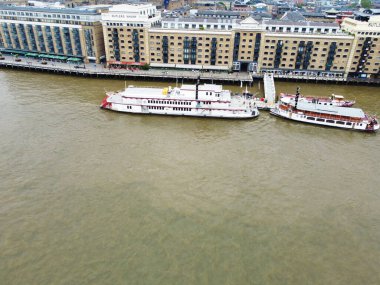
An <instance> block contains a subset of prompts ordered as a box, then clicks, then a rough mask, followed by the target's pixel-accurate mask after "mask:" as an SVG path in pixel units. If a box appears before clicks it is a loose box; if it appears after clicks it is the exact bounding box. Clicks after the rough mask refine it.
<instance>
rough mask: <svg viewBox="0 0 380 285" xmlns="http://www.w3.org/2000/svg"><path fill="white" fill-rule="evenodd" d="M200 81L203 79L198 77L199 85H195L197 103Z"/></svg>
mask: <svg viewBox="0 0 380 285" xmlns="http://www.w3.org/2000/svg"><path fill="white" fill-rule="evenodd" d="M200 80H201V77H200V75H198V78H197V84H196V85H195V100H196V101H198V88H199V84H200Z"/></svg>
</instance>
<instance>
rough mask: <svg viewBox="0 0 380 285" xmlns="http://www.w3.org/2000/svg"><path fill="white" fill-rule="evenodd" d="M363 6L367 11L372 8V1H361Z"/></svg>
mask: <svg viewBox="0 0 380 285" xmlns="http://www.w3.org/2000/svg"><path fill="white" fill-rule="evenodd" d="M361 5H362V7H363V8H365V9H369V8H371V7H372V2H371V0H361Z"/></svg>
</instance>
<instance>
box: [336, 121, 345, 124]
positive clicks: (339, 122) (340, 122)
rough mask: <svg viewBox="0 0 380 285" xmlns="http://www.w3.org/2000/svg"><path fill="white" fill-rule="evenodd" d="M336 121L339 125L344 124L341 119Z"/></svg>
mask: <svg viewBox="0 0 380 285" xmlns="http://www.w3.org/2000/svg"><path fill="white" fill-rule="evenodd" d="M336 123H337V124H339V125H344V122H342V121H336Z"/></svg>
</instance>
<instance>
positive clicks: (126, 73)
mask: <svg viewBox="0 0 380 285" xmlns="http://www.w3.org/2000/svg"><path fill="white" fill-rule="evenodd" d="M0 68H5V69H19V70H25V71H33V72H47V73H56V74H61V75H68V76H81V77H89V78H110V79H123V80H126V79H127V80H128V79H130V80H149V81H195V80H196V79H197V78H198V76H200V79H201V80H202V81H208V82H215V83H224V84H239V85H247V84H248V85H251V84H252V83H253V81H259V80H262V79H263V76H264V74H260V73H248V72H238V73H227V72H213V71H207V72H206V71H203V70H176V69H174V70H173V69H171V70H166V69H150V70H141V69H137V68H130V69H110V68H106V67H104V66H103V65H99V64H87V65H72V64H67V63H60V62H47V63H46V64H45V65H44V64H42V63H41V62H39V61H30V60H29V61H26V60H22V61H19V62H16V61H15V60H14V59H13V58H10V59H8V58H5V59H3V60H0ZM274 79H275V80H276V81H291V82H308V83H323V84H352V85H374V86H380V79H369V78H348V79H344V78H341V77H321V76H310V75H294V74H290V75H282V74H274Z"/></svg>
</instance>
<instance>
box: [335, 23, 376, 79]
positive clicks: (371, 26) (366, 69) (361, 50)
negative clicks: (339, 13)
mask: <svg viewBox="0 0 380 285" xmlns="http://www.w3.org/2000/svg"><path fill="white" fill-rule="evenodd" d="M342 30H343V31H345V32H347V33H349V34H351V35H353V36H354V40H353V43H352V49H351V52H350V54H349V61H348V65H347V70H346V72H347V73H348V75H350V76H358V77H369V78H379V77H380V16H374V17H371V18H370V19H369V21H368V22H361V21H357V20H354V19H349V18H346V19H344V21H343V23H342Z"/></svg>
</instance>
